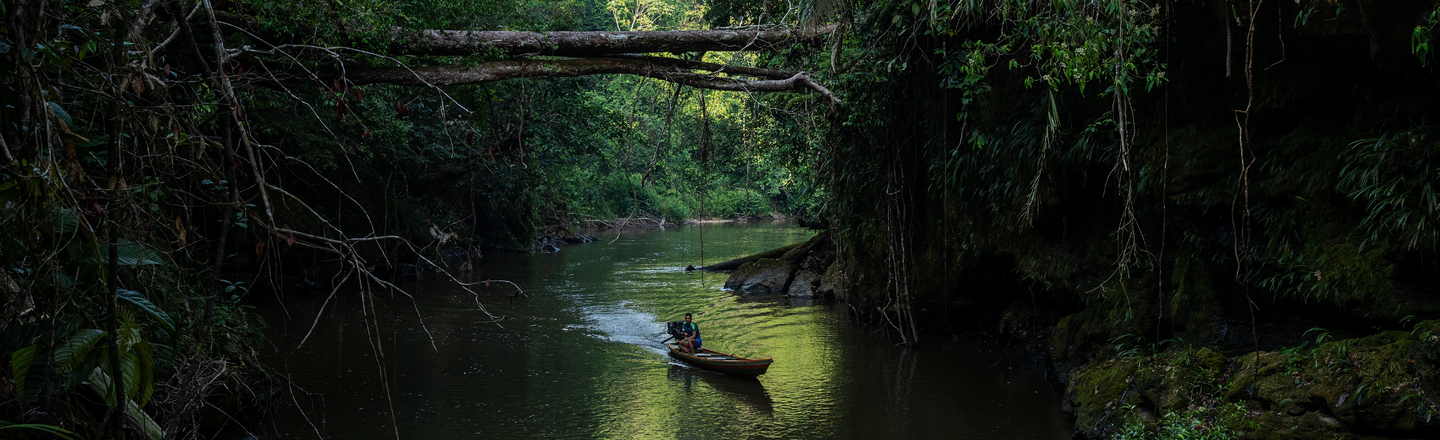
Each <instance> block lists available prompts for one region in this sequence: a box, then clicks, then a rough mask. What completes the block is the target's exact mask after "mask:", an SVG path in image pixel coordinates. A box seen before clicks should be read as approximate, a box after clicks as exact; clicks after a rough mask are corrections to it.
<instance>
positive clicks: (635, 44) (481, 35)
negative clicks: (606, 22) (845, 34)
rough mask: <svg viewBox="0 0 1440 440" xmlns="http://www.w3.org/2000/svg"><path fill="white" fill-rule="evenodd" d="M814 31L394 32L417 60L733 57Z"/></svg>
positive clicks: (821, 31) (397, 41) (803, 37)
mask: <svg viewBox="0 0 1440 440" xmlns="http://www.w3.org/2000/svg"><path fill="white" fill-rule="evenodd" d="M834 30H835V27H834V26H828V27H824V28H820V29H817V30H815V31H799V32H797V31H791V30H777V31H754V30H708V31H641V32H518V31H455V30H435V29H431V30H411V29H403V28H399V27H396V28H392V29H391V33H392V34H393V35H394V37H395V44H396V45H397V49H400V50H403V51H406V52H409V53H411V54H415V55H474V54H483V53H486V52H490V51H498V52H500V53H503V54H509V55H556V56H577V57H578V56H591V57H593V56H600V55H611V54H622V53H658V52H670V53H683V52H705V51H716V52H730V51H740V50H756V51H759V50H774V49H776V48H778V47H780V46H783V45H786V44H790V43H796V42H800V41H804V40H808V39H811V38H814V37H816V36H819V35H824V34H827V33H829V32H832V31H834Z"/></svg>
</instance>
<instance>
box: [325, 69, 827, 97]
mask: <svg viewBox="0 0 1440 440" xmlns="http://www.w3.org/2000/svg"><path fill="white" fill-rule="evenodd" d="M695 64H708V65H709V66H710V67H713V68H717V69H719V68H728V67H726V66H721V65H718V64H710V63H696V62H690V61H684V60H674V61H673V62H671V61H667V62H656V61H655V60H653V59H643V58H641V59H635V58H583V59H572V60H505V61H492V62H489V63H482V64H479V65H476V66H418V67H354V68H349V69H346V71H345V72H344V74H343V78H344V80H345V81H348V82H350V83H352V84H356V85H364V84H375V83H385V84H397V85H409V86H456V85H469V84H482V83H487V82H494V81H503V80H507V79H515V78H534V77H575V76H585V75H598V74H628V75H638V76H644V77H649V78H655V79H660V80H664V81H669V82H672V83H676V84H683V85H687V86H690V87H695V88H700V89H711V90H725V91H736V92H803V91H811V92H816V93H819V94H821V95H824V96H825V98H826V99H829V100H830V101H831V102H833V103H836V104H840V103H841V101H840V98H838V97H836V96H835V94H834V93H832V92H831V91H830V90H829V89H826V88H825V87H824V86H821V85H820V84H819V83H816V82H815V81H814V80H812V79H811V78H810V75H809V74H807V73H805V72H779V71H768V70H765V69H753V68H745V69H746V71H747V72H750V73H752V74H764V75H767V76H768V75H777V76H778V75H782V74H788V75H789V77H786V78H783V79H756V80H745V79H737V78H731V77H726V76H716V75H708V74H701V73H696V72H692V71H690V70H687V69H684V68H681V67H680V66H683V65H695ZM332 75H333V77H335V78H339V77H341V74H339V73H338V72H337V73H333V74H332ZM772 78H773V77H772Z"/></svg>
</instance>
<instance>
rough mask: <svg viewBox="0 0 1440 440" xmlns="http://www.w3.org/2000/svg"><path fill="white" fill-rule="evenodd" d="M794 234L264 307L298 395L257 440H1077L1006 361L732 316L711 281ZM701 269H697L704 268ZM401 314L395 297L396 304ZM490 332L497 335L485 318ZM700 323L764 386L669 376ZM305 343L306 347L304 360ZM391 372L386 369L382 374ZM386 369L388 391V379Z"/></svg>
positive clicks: (747, 300) (680, 236)
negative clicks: (679, 342) (676, 347)
mask: <svg viewBox="0 0 1440 440" xmlns="http://www.w3.org/2000/svg"><path fill="white" fill-rule="evenodd" d="M813 234H814V232H813V231H809V230H805V229H802V228H798V227H795V226H792V225H786V224H762V225H746V226H737V225H725V224H721V225H707V226H705V227H704V230H703V232H702V230H701V228H700V227H698V226H691V227H682V228H678V229H670V230H665V231H648V232H627V233H624V234H621V235H620V236H619V237H618V238H617V237H616V234H615V233H613V232H611V233H607V234H604V235H602V236H600V238H601V241H600V242H597V243H591V244H586V245H579V246H573V247H567V248H564V249H563V250H561V251H560V252H557V253H553V254H496V253H491V254H488V255H486V256H485V257H484V258H483V259H481V260H478V261H477V265H476V268H475V270H474V272H473V273H470V274H467V275H464V276H463V277H464V278H465V279H467V280H484V279H504V280H509V281H513V282H515V283H518V284H519V285H520V286H522V287H523V288H524V289H525V296H521V297H519V298H517V299H515V300H514V301H513V303H512V301H511V298H510V296H508V294H510V293H511V292H514V290H515V289H514V288H512V287H509V286H508V285H504V284H500V283H492V284H491V286H490V287H484V286H483V285H482V286H477V287H476V288H475V289H474V290H475V292H476V294H472V293H470V292H467V291H465V290H463V289H461V288H460V287H458V286H456V285H455V283H453V282H450V281H448V280H442V279H439V278H435V277H428V278H427V279H424V280H420V281H411V282H407V283H405V284H403V285H402V287H404V288H405V289H406V291H408V292H409V293H410V294H412V295H414V297H415V300H413V301H411V300H410V299H408V298H406V297H404V296H403V295H402V294H399V293H394V294H392V293H390V292H388V291H379V292H376V294H375V295H374V296H373V299H372V300H371V301H373V304H372V303H371V301H364V302H362V301H361V300H360V296H359V294H358V293H356V292H355V289H354V288H350V289H346V290H345V291H342V292H340V294H339V295H336V297H335V298H334V299H333V300H332V301H331V302H330V304H329V305H328V306H325V310H324V314H323V315H321V316H320V318H319V319H318V321H317V319H316V314H317V312H318V311H319V310H320V308H321V305H322V304H323V303H324V300H325V296H326V295H324V294H312V295H308V296H306V297H305V298H304V299H294V298H291V299H288V300H287V301H286V305H285V306H284V307H283V308H282V307H279V306H278V305H271V306H266V307H263V308H262V309H263V310H262V313H261V314H262V315H263V316H264V317H265V319H266V320H267V321H268V324H269V326H270V332H271V338H272V339H271V340H272V341H273V342H274V344H275V347H276V353H273V354H272V355H270V358H269V359H268V362H270V365H273V366H275V367H276V368H277V369H278V370H280V371H281V372H282V373H285V374H288V375H289V377H290V378H291V379H293V381H292V383H293V386H291V387H282V388H284V389H282V391H283V392H282V394H281V395H280V398H279V400H280V402H281V403H280V405H279V407H278V408H277V411H276V412H277V415H276V416H275V417H274V419H273V420H270V421H267V422H265V423H263V424H261V425H260V426H253V427H251V430H252V432H254V434H255V435H257V436H258V437H260V438H285V439H306V438H322V437H323V438H333V439H391V438H396V437H397V432H398V437H399V438H408V439H427V440H438V439H467V438H469V439H493V438H726V439H729V438H786V439H798V438H881V437H885V438H946V439H1066V438H1069V437H1070V431H1071V422H1070V421H1069V419H1068V418H1067V417H1066V416H1065V415H1063V414H1062V413H1060V411H1059V407H1060V396H1059V395H1058V393H1056V392H1055V391H1053V390H1052V389H1051V388H1050V387H1048V386H1047V385H1046V384H1045V380H1044V376H1043V372H1042V371H1040V370H1038V369H1036V368H1034V367H1032V366H1029V365H1027V364H1025V363H1024V362H1022V361H1019V360H1016V359H1011V358H1009V357H1008V356H1006V355H1004V354H1003V350H1000V349H998V348H997V347H993V346H989V345H981V344H972V343H965V342H949V341H948V339H947V338H945V337H942V336H938V335H923V336H922V337H924V338H925V342H926V344H925V346H924V348H923V349H907V348H904V347H899V346H896V345H895V344H894V342H895V341H894V338H893V337H892V336H891V335H890V334H889V333H888V332H886V331H884V330H883V329H878V328H876V327H871V326H862V325H858V324H855V323H853V322H851V321H850V319H849V318H847V314H846V313H845V307H846V305H845V304H844V303H839V304H825V303H816V302H812V301H800V300H788V299H786V298H781V297H778V296H758V297H757V296H739V295H737V294H735V293H733V292H729V291H725V290H722V289H721V285H723V284H724V282H725V275H724V274H711V273H703V272H695V273H687V272H685V271H684V267H685V266H686V265H688V264H694V265H696V266H700V265H702V264H704V263H714V262H718V261H722V260H725V259H729V258H734V257H739V256H743V255H748V254H753V253H756V252H760V251H764V250H768V249H773V248H776V247H779V246H783V245H786V244H790V243H794V242H798V241H802V240H805V239H808V238H810V237H811V236H812V235H813ZM702 254H703V255H702ZM392 295H394V297H393V298H392ZM477 300H478V301H479V303H480V304H483V306H484V307H485V308H486V309H487V310H488V311H489V312H490V313H492V314H495V315H503V316H504V318H505V319H504V320H502V321H500V322H499V323H493V322H491V321H490V318H488V317H487V316H486V315H485V313H483V312H481V311H480V310H479V308H478V306H477V302H476V301H477ZM686 312H693V313H695V322H697V323H698V324H699V325H700V327H701V331H702V332H703V335H704V339H705V345H706V346H707V347H710V348H713V349H716V350H719V351H724V352H730V353H733V354H737V355H741V356H751V357H773V358H774V359H775V363H774V364H773V365H772V366H771V367H770V370H769V372H768V373H767V374H765V375H763V376H761V377H759V378H758V380H757V379H745V378H737V377H730V376H726V375H723V374H718V373H712V372H708V371H702V370H696V369H692V368H690V367H687V366H685V365H683V364H680V363H677V362H675V361H673V360H671V359H669V358H668V357H667V356H666V350H665V348H664V346H663V345H662V344H661V343H660V341H661V340H663V339H664V338H665V336H666V335H665V334H664V322H665V321H676V320H680V319H682V317H683V315H684V314H685V313H686ZM312 325H313V326H314V331H313V333H312V334H310V335H309V338H308V340H306V341H305V343H304V345H303V347H302V348H300V349H299V350H297V349H296V346H297V344H299V342H300V341H301V340H302V339H304V338H305V336H306V334H307V332H309V331H310V329H311V327H312ZM377 359H382V360H377ZM382 367H383V370H384V371H383V373H382V371H381V370H382ZM387 396H388V398H387Z"/></svg>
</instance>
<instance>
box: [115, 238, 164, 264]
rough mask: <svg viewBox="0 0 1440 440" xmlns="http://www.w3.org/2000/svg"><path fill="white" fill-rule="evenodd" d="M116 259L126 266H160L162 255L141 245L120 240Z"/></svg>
mask: <svg viewBox="0 0 1440 440" xmlns="http://www.w3.org/2000/svg"><path fill="white" fill-rule="evenodd" d="M117 246H118V249H116V254H117V255H116V259H117V260H118V262H119V264H122V265H125V266H148V265H155V264H160V255H159V254H156V253H155V251H152V250H150V249H148V248H146V247H145V246H143V245H141V244H140V243H136V242H133V241H129V240H120V242H119V243H118V244H117Z"/></svg>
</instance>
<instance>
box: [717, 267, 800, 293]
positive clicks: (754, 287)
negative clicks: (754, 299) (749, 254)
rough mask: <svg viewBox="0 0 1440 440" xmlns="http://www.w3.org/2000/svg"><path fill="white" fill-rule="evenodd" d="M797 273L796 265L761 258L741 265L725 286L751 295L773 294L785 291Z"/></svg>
mask: <svg viewBox="0 0 1440 440" xmlns="http://www.w3.org/2000/svg"><path fill="white" fill-rule="evenodd" d="M794 274H795V265H794V264H791V263H788V262H785V261H781V260H777V259H772V258H761V259H758V260H755V261H751V262H749V263H745V264H742V265H740V268H738V269H735V272H734V273H732V274H730V278H729V279H727V280H725V288H726V289H732V290H736V291H739V292H741V293H744V294H749V295H772V294H777V293H783V292H784V291H785V286H786V285H788V284H789V283H790V277H791V276H792V275H794Z"/></svg>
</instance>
